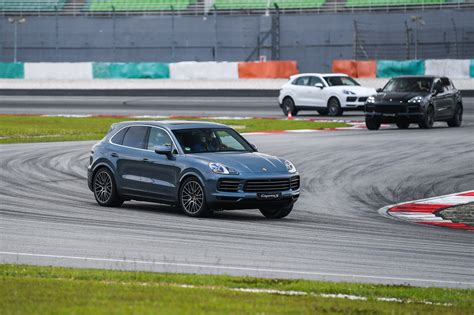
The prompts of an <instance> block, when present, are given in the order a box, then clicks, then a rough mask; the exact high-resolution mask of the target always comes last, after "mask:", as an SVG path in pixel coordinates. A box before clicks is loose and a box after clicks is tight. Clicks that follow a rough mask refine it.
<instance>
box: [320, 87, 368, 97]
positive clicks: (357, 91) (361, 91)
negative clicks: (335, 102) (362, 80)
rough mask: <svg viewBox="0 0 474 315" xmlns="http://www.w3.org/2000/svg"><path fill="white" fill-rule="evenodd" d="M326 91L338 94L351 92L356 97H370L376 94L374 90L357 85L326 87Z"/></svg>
mask: <svg viewBox="0 0 474 315" xmlns="http://www.w3.org/2000/svg"><path fill="white" fill-rule="evenodd" d="M328 89H331V90H334V91H340V92H342V91H343V90H346V91H351V92H354V93H355V94H356V95H361V96H370V95H374V94H376V93H377V92H376V91H375V89H374V88H368V87H364V86H357V85H354V86H352V85H338V86H330V87H328Z"/></svg>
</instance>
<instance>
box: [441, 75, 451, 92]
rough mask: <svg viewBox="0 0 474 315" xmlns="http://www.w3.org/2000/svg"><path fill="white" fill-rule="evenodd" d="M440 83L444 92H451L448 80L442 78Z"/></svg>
mask: <svg viewBox="0 0 474 315" xmlns="http://www.w3.org/2000/svg"><path fill="white" fill-rule="evenodd" d="M441 83H442V84H443V89H444V91H445V92H449V91H451V82H449V79H448V78H442V79H441Z"/></svg>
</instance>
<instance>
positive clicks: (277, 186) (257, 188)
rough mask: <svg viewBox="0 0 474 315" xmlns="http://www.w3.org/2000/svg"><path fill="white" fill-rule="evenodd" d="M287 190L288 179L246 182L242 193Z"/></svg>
mask: <svg viewBox="0 0 474 315" xmlns="http://www.w3.org/2000/svg"><path fill="white" fill-rule="evenodd" d="M289 189H290V179H289V178H283V179H282V178H279V179H256V180H248V181H247V182H246V183H245V186H244V191H246V192H264V191H283V190H289Z"/></svg>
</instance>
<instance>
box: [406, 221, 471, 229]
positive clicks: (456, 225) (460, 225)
mask: <svg viewBox="0 0 474 315" xmlns="http://www.w3.org/2000/svg"><path fill="white" fill-rule="evenodd" d="M415 223H418V224H424V225H435V226H442V227H449V228H453V229H463V230H474V226H468V225H466V224H464V223H449V222H415Z"/></svg>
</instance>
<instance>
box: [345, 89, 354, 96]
mask: <svg viewBox="0 0 474 315" xmlns="http://www.w3.org/2000/svg"><path fill="white" fill-rule="evenodd" d="M342 93H343V94H346V95H356V94H355V93H354V92H352V91H349V90H342Z"/></svg>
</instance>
